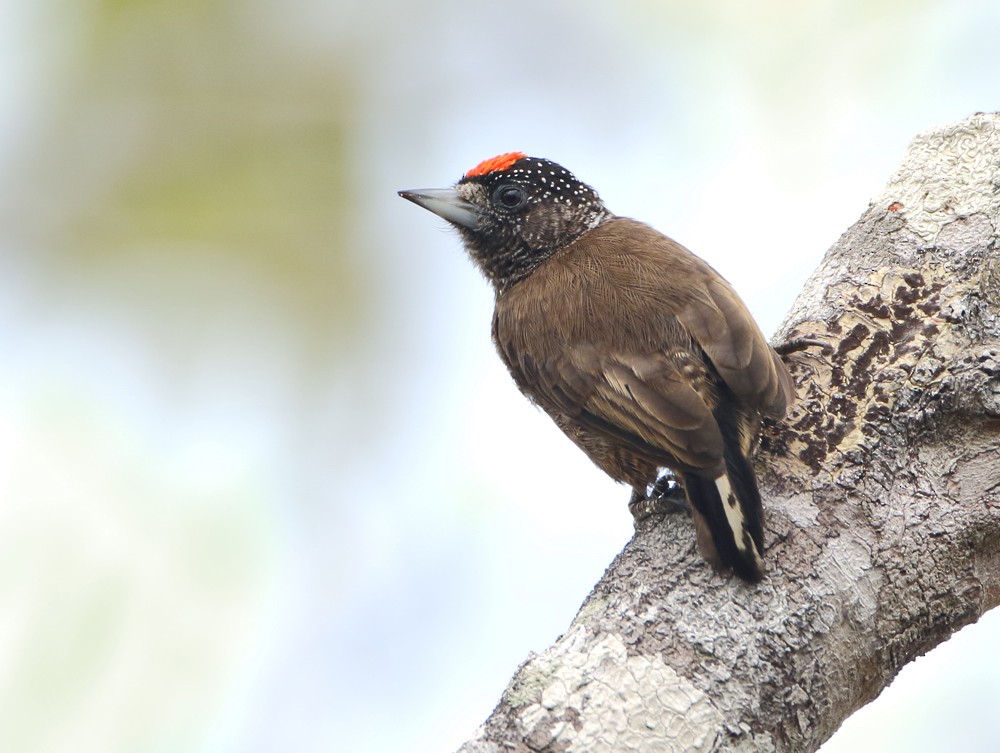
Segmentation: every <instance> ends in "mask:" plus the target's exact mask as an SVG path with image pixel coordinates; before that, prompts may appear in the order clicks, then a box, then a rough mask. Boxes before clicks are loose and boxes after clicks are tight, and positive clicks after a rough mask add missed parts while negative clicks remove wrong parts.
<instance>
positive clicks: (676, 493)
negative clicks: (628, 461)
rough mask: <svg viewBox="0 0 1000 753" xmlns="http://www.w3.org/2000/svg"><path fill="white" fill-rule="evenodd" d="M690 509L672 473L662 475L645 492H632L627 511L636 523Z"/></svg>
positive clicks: (635, 490)
mask: <svg viewBox="0 0 1000 753" xmlns="http://www.w3.org/2000/svg"><path fill="white" fill-rule="evenodd" d="M689 509H690V507H689V506H688V501H687V496H686V495H685V494H684V487H682V486H681V485H680V484H678V483H677V478H676V477H675V476H674V474H673V473H664V474H663V475H662V476H660V477H659V478H658V479H657V480H656V483H655V484H653V486H652V488H651V489H649V491H648V492H647V491H646V490H645V489H643V490H642V492H640V491H639V490H638V489H633V490H632V498H631V499H630V500H629V502H628V511H629V512H630V513H632V517H633V518H634V519H635V522H636V523H638V522H640V521H642V520H645V519H646V518H648V517H650V516H652V515H670V514H673V513H678V512H686V511H688V510H689Z"/></svg>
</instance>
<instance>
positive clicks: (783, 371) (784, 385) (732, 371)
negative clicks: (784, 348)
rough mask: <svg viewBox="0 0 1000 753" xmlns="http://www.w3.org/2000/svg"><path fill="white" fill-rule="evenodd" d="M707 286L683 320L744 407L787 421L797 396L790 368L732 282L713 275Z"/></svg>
mask: <svg viewBox="0 0 1000 753" xmlns="http://www.w3.org/2000/svg"><path fill="white" fill-rule="evenodd" d="M705 266H706V267H707V265H705ZM709 270H710V271H711V269H710V268H709ZM703 285H704V295H701V296H698V297H695V298H692V299H691V300H690V301H688V302H687V303H686V305H684V306H683V307H682V308H681V309H680V310H679V311H678V312H677V318H678V320H679V321H680V322H681V323H682V324H683V325H684V328H685V329H686V330H687V331H688V332H690V333H691V336H692V337H693V338H694V339H695V341H696V342H697V343H698V345H700V346H701V348H702V350H704V351H705V354H706V355H707V356H708V357H709V359H710V360H711V361H712V365H713V366H715V368H716V370H717V371H718V372H719V376H720V377H722V379H723V381H724V382H725V383H726V384H727V385H728V386H729V389H731V390H732V391H733V393H734V394H735V395H736V396H737V397H738V398H739V399H740V400H741V401H742V402H743V403H745V404H746V405H748V406H750V407H752V408H755V409H756V410H759V411H760V412H761V413H763V414H764V415H767V416H770V417H772V418H781V417H782V416H784V415H785V411H786V410H787V409H788V406H789V404H790V403H791V402H792V400H793V398H794V394H795V389H794V385H793V382H792V377H791V375H790V374H789V373H788V369H787V367H786V366H785V364H784V363H782V361H781V359H780V358H779V357H778V354H777V353H775V352H774V350H773V349H772V348H771V346H770V345H768V344H767V340H765V339H764V335H763V334H761V331H760V329H758V327H757V323H756V322H755V321H754V320H753V317H752V316H751V315H750V312H749V311H747V308H746V306H745V305H744V304H743V301H742V300H740V298H739V296H738V295H737V294H736V291H734V290H733V289H732V287H730V285H729V283H727V282H726V281H725V280H724V279H722V278H721V277H719V276H718V275H717V274H715V273H714V271H713V272H712V274H711V275H706V276H705V277H704V278H703Z"/></svg>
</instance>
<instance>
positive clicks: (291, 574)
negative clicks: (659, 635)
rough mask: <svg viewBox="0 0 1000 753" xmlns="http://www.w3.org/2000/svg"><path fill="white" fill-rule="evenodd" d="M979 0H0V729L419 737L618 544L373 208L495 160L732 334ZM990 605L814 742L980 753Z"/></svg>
mask: <svg viewBox="0 0 1000 753" xmlns="http://www.w3.org/2000/svg"><path fill="white" fill-rule="evenodd" d="M998 34H1000V6H998V5H997V4H996V3H993V2H990V1H989V0H982V1H980V2H975V1H974V0H970V1H969V2H966V3H962V4H955V3H945V2H944V1H943V0H936V1H934V2H929V1H927V0H908V1H907V2H902V1H901V0H893V1H891V2H890V1H887V0H868V1H867V2H864V3H860V2H852V3H845V2H834V1H833V0H820V1H819V2H811V3H792V2H788V0H784V1H779V0H751V1H750V2H747V1H746V0H710V1H709V2H703V3H688V2H652V1H650V0H623V1H622V2H618V3H614V4H611V3H601V2H591V1H584V2H580V1H576V2H570V0H561V1H558V2H538V0H531V1H530V2H529V1H528V0H508V2H506V3H502V4H485V3H484V4H476V3H468V2H459V0H427V1H426V2H422V3H407V2H392V1H391V0H370V1H369V2H350V1H349V0H340V1H338V0H327V1H325V2H323V1H321V0H286V1H285V2H277V0H241V1H237V0H200V1H195V0H35V1H34V2H31V3H26V2H17V0H0V750H3V751H15V752H21V751H28V752H35V751H53V752H56V751H74V752H81V753H89V752H91V751H93V752H95V753H96V752H98V751H100V752H101V753H126V752H128V753H132V752H142V753H146V752H149V753H160V752H162V753H173V752H175V751H178V752H187V751H192V752H198V753H202V752H203V753H216V752H220V753H221V752H227V753H228V752H236V751H275V750H294V751H299V752H301V753H309V752H310V751H352V752H354V751H379V752H380V753H395V752H397V751H399V752H402V751H408V752H410V751H418V752H422V751H427V752H428V753H432V752H440V751H450V750H452V749H454V748H455V747H456V746H457V745H459V744H460V743H461V742H462V741H464V740H465V739H467V738H468V736H469V735H470V734H471V733H472V732H473V730H474V729H475V728H476V726H477V725H478V724H479V723H480V722H481V721H482V720H483V719H484V718H485V717H486V716H487V714H488V713H489V712H490V710H491V709H492V707H493V705H494V704H495V702H496V701H497V699H498V698H499V695H500V692H501V690H502V689H503V687H504V686H505V684H506V683H507V681H508V679H509V678H510V677H511V675H512V674H513V672H514V670H515V669H516V667H517V665H518V663H519V662H520V661H522V660H523V659H524V658H525V656H526V655H527V653H528V652H529V651H531V650H536V651H538V650H541V649H543V648H545V647H546V646H547V645H549V644H550V643H551V642H552V641H553V640H554V639H555V638H556V637H557V636H558V635H559V634H560V633H561V632H562V631H563V630H564V629H565V628H566V626H567V625H568V624H569V622H570V620H571V619H572V617H573V615H574V614H575V611H576V609H577V607H578V606H579V605H580V603H581V602H582V600H583V598H584V597H585V596H586V594H587V593H588V592H589V590H590V588H591V586H592V585H593V584H594V583H595V582H596V581H597V579H598V578H599V577H600V575H601V574H602V572H603V570H604V568H605V567H606V565H607V564H608V563H609V562H610V561H611V559H612V557H613V556H614V555H615V554H616V553H617V552H618V551H619V550H620V549H621V547H622V546H623V545H624V544H625V542H626V541H627V540H628V538H629V537H630V535H631V521H630V517H629V515H628V513H627V511H626V508H625V503H626V500H627V497H628V494H627V490H625V489H624V488H619V487H617V486H616V485H614V484H613V483H611V482H610V481H608V480H607V479H606V478H604V477H603V476H602V475H601V474H600V472H599V471H597V470H596V469H595V468H593V467H592V466H591V465H590V464H589V462H588V461H587V460H586V459H585V458H584V457H583V456H582V454H580V453H579V452H578V451H577V450H576V449H575V448H574V447H573V446H572V445H571V444H570V443H569V442H568V441H565V440H564V438H563V437H562V436H561V435H560V434H559V432H558V431H557V430H556V429H555V428H554V427H553V426H551V425H550V424H549V421H548V419H546V418H545V417H544V416H543V415H541V414H540V413H538V412H537V411H535V410H534V409H533V408H532V407H531V406H530V405H528V404H527V402H526V401H524V400H523V399H522V398H521V397H520V396H519V395H518V394H517V391H516V389H515V388H514V387H513V386H512V384H511V383H510V381H509V379H508V377H507V375H506V373H505V372H504V370H503V368H502V366H501V365H500V362H499V360H498V359H497V358H496V357H495V356H494V354H493V353H492V349H491V345H490V342H489V324H490V313H491V310H492V297H491V293H490V291H489V289H488V287H487V285H486V283H485V282H484V281H483V280H481V279H480V278H479V277H478V275H477V273H476V272H475V271H474V270H473V268H472V265H471V264H470V263H469V262H468V261H467V260H466V259H465V258H464V255H463V253H462V251H461V248H460V244H459V242H458V239H457V237H456V236H455V235H454V234H452V233H451V232H449V231H448V230H447V229H446V227H445V223H444V222H443V221H441V220H438V219H436V218H435V217H433V216H432V215H430V214H429V213H427V212H424V211H421V210H419V209H418V208H417V207H414V206H413V205H411V204H408V203H406V202H404V201H402V200H401V199H399V198H398V197H397V196H396V190H397V189H401V188H421V187H433V186H445V185H448V184H450V183H452V182H453V181H455V180H456V179H457V178H459V177H460V176H461V174H462V173H463V172H464V171H465V170H466V169H468V168H469V167H471V166H472V165H474V164H476V163H477V162H479V161H480V160H482V159H484V158H486V157H489V156H492V155H494V154H496V153H499V152H504V151H509V150H515V149H516V150H523V151H525V152H528V153H530V154H534V155H538V156H545V157H549V158H551V159H554V160H556V161H558V162H560V163H562V164H564V165H566V166H567V167H569V168H570V169H571V170H573V171H574V172H575V173H576V174H577V175H578V176H579V177H580V178H581V179H583V180H584V181H586V182H589V183H592V184H593V185H595V186H596V187H597V188H598V190H599V191H600V192H601V194H602V196H603V197H604V199H605V200H606V202H607V203H608V205H609V206H610V207H611V208H612V209H613V210H615V211H617V212H619V213H622V214H627V215H631V216H635V217H638V218H641V219H643V220H645V221H648V222H650V223H651V224H653V225H655V226H656V227H658V228H660V229H661V230H664V231H665V232H667V233H669V234H670V235H672V236H673V237H675V238H677V239H678V240H680V241H681V242H683V243H685V244H686V245H688V246H689V247H691V248H692V249H694V250H695V251H696V252H697V253H699V254H700V255H702V256H704V257H705V258H706V259H708V261H709V262H710V263H712V264H713V265H714V266H715V267H716V268H718V269H719V270H720V271H721V272H722V273H723V274H724V275H725V276H726V277H727V278H729V280H730V281H732V282H733V283H734V285H735V286H736V288H737V289H738V290H739V291H740V292H741V293H742V294H743V296H744V298H745V299H746V300H747V302H748V304H749V305H750V308H751V310H752V311H753V312H754V313H755V315H756V316H757V318H758V320H759V321H760V322H761V324H762V327H763V329H764V330H765V331H766V332H773V331H774V330H775V329H776V327H777V326H778V324H779V323H780V321H781V320H782V318H783V317H784V315H785V313H786V312H787V310H788V309H789V307H790V306H791V304H792V301H793V299H794V297H795V295H796V294H797V292H798V290H799V288H800V286H801V285H802V283H803V281H804V280H805V278H806V277H807V275H808V274H809V273H810V272H811V271H812V270H813V268H814V267H815V266H816V265H817V263H818V262H819V260H820V258H821V256H822V254H823V253H824V251H825V250H826V249H827V248H828V247H829V246H830V245H831V244H832V243H833V242H834V241H835V240H836V239H837V237H838V236H839V234H840V233H841V232H843V231H844V230H845V229H846V228H847V227H848V226H849V225H850V224H851V223H852V222H853V221H854V220H855V219H857V217H858V216H859V215H860V214H861V213H862V211H864V209H865V208H866V206H867V204H868V202H869V200H870V199H871V198H873V197H875V196H877V195H878V194H879V192H880V191H881V188H882V186H883V185H884V183H885V182H886V181H887V179H888V177H889V175H890V174H891V172H892V171H893V170H894V168H895V166H896V164H897V162H898V160H899V159H900V158H901V156H902V155H903V152H904V150H905V148H906V145H907V143H908V141H909V140H910V138H911V137H912V136H914V135H915V134H916V133H918V132H920V131H922V130H925V129H927V128H929V127H932V126H937V125H941V124H943V123H947V122H950V121H954V120H958V119H961V118H963V117H965V116H967V115H969V114H971V113H972V112H974V111H977V110H994V109H997V108H998V106H1000V77H998V74H1000V70H998V67H1000V63H998V57H997V47H996V45H997V38H998ZM998 640H1000V619H997V618H996V616H995V615H991V616H988V617H986V618H984V619H983V620H982V621H981V622H980V623H979V624H978V625H975V626H973V627H970V628H968V629H966V630H964V631H962V632H961V633H960V634H959V635H958V636H957V637H956V638H954V639H953V640H951V641H949V642H948V643H947V644H945V645H943V646H942V647H940V648H939V649H938V650H936V651H934V652H932V653H931V654H930V655H928V656H927V657H925V658H923V659H921V660H919V661H917V662H915V663H914V664H912V665H910V666H909V667H907V668H906V669H905V670H904V671H903V672H902V674H901V675H900V676H899V678H898V679H897V681H896V682H895V683H894V684H893V686H892V687H890V688H889V690H888V691H886V692H885V693H884V694H883V696H882V697H881V698H879V699H878V700H877V701H876V702H875V703H873V704H872V705H870V706H869V707H867V708H866V709H865V710H863V711H861V712H860V713H858V714H857V715H855V717H853V718H852V719H851V720H849V721H848V722H847V723H846V724H845V725H844V727H843V728H842V729H841V731H840V732H838V733H837V735H836V736H835V737H834V738H833V739H832V740H831V741H830V742H829V743H828V744H827V745H826V746H825V747H824V751H825V753H840V752H843V751H856V750H881V751H883V752H889V751H937V750H943V749H947V750H963V751H995V750H997V749H998V748H1000V722H998V718H1000V660H998V659H997V658H996V657H997V654H996V650H995V647H996V645H997V641H998Z"/></svg>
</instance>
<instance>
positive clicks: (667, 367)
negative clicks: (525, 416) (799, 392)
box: [493, 218, 791, 470]
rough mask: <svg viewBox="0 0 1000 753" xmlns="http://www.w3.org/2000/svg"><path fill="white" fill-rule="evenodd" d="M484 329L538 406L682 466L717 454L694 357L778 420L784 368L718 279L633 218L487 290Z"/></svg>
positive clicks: (709, 463) (714, 462)
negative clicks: (489, 311) (510, 284)
mask: <svg viewBox="0 0 1000 753" xmlns="http://www.w3.org/2000/svg"><path fill="white" fill-rule="evenodd" d="M493 336H494V341H495V343H496V345H497V349H498V350H499V352H500V355H501V357H502V358H503V360H504V362H505V363H506V364H507V367H508V369H509V370H510V372H511V375H512V376H513V377H514V379H515V381H516V382H517V384H518V386H519V387H520V388H521V391H522V392H524V393H525V394H526V395H527V396H528V397H530V398H531V399H532V400H534V401H535V402H536V403H537V404H538V405H539V406H541V407H542V408H543V409H545V410H546V411H547V412H549V413H550V414H559V415H560V416H561V417H565V418H569V419H571V420H572V421H573V422H575V423H576V424H578V425H579V426H581V427H583V428H585V429H586V430H588V431H593V432H595V433H597V434H598V435H600V436H603V437H606V438H607V439H609V440H612V441H614V442H617V443H619V444H621V445H623V446H625V447H628V448H630V449H631V450H633V451H634V452H636V453H637V454H639V455H640V456H643V457H647V458H651V459H654V460H657V461H658V463H659V464H669V463H667V462H666V460H665V457H664V456H668V457H670V458H672V459H673V460H674V463H672V464H673V465H677V464H680V465H683V466H685V467H686V468H687V469H688V470H698V469H710V468H716V467H718V465H719V463H720V462H721V459H722V457H723V442H722V436H721V432H720V430H719V427H718V425H717V423H716V421H715V418H714V416H713V415H712V410H713V408H714V407H715V405H716V400H717V395H716V394H715V389H716V382H715V379H716V377H714V375H712V374H711V373H710V371H709V369H708V367H707V366H706V364H705V361H704V360H703V357H702V353H703V352H704V354H705V355H707V356H708V358H709V359H710V360H711V362H712V365H713V366H714V367H715V369H716V371H717V372H718V375H719V377H721V378H722V379H723V381H725V383H726V384H727V385H728V386H729V388H730V389H731V390H732V391H733V392H734V394H735V395H736V396H737V398H738V399H739V400H740V401H741V402H743V403H744V404H745V405H747V407H751V408H753V409H755V410H760V411H761V412H764V413H767V414H769V415H783V414H784V411H785V407H786V405H787V402H788V401H789V399H790V396H791V389H790V385H791V380H790V378H788V375H787V371H786V370H785V368H784V365H783V364H782V363H781V362H780V361H779V360H778V359H777V356H776V354H774V352H773V351H772V350H771V348H770V347H769V346H768V345H767V342H766V341H765V340H764V337H763V335H762V334H761V333H760V331H759V329H758V328H757V325H756V324H755V323H754V321H753V319H752V318H751V317H750V314H749V312H748V311H747V310H746V307H745V306H744V305H743V303H742V302H741V301H740V299H739V297H738V296H737V295H736V293H735V292H733V290H732V289H731V288H730V287H729V285H728V284H727V283H726V282H725V281H724V280H723V279H722V278H721V277H719V276H718V274H717V273H715V272H714V270H712V269H711V267H709V266H708V265H707V264H705V263H704V262H703V261H702V260H701V259H698V258H697V257H695V256H694V255H693V254H691V253H690V252H689V251H687V250H686V249H684V248H683V247H682V246H680V245H678V244H676V243H675V242H674V241H672V240H670V239H669V238H667V237H666V236H663V235H662V234H660V233H658V232H656V231H655V230H653V229H652V228H649V227H648V226H646V225H642V224H641V223H638V222H634V221H632V220H627V219H622V218H619V219H615V220H612V221H611V222H608V223H605V224H604V225H602V226H600V227H599V228H597V229H595V230H594V231H592V232H591V233H588V234H587V235H586V236H584V237H583V238H582V239H581V240H580V241H577V242H576V243H575V244H572V245H571V246H570V247H568V248H567V249H564V250H563V251H561V252H560V253H559V254H557V255H556V256H555V257H553V258H552V259H549V260H548V261H547V262H546V263H544V264H543V265H542V266H541V267H539V268H538V269H537V270H535V272H534V273H533V274H532V275H530V276H529V277H528V278H526V279H525V280H523V281H521V282H520V283H519V284H518V285H516V286H514V288H512V289H510V290H509V291H507V292H505V293H504V294H502V295H500V296H498V298H497V307H496V313H495V317H494V327H493ZM557 423H559V421H558V420H557ZM560 425H562V424H560Z"/></svg>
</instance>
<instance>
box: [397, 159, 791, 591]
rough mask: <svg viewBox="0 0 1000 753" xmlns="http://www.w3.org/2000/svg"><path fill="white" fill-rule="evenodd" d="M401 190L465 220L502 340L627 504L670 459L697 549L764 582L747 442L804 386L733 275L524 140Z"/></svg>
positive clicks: (637, 499)
mask: <svg viewBox="0 0 1000 753" xmlns="http://www.w3.org/2000/svg"><path fill="white" fill-rule="evenodd" d="M398 193H399V195H400V196H401V197H403V198H404V199H408V200H409V201H411V202H413V203H415V204H417V205H419V206H421V207H423V208H424V209H427V210H429V211H431V212H433V213H434V214H436V215H438V216H439V217H442V218H444V219H445V220H447V221H448V222H449V223H450V224H451V225H452V226H453V227H454V228H455V229H456V230H457V231H458V233H459V235H460V237H461V240H462V242H463V245H464V247H465V250H466V251H467V252H468V255H469V256H470V257H471V258H472V261H473V262H474V263H475V265H476V266H477V267H478V268H479V270H480V271H481V272H482V273H483V275H484V276H485V277H486V279H487V280H488V281H489V282H490V283H491V285H492V287H493V291H494V294H495V302H494V312H493V320H492V339H493V343H494V345H495V347H496V349H497V352H498V353H499V355H500V358H501V360H502V361H503V363H504V364H505V365H506V367H507V369H508V371H509V372H510V375H511V377H512V378H513V381H514V383H515V384H516V385H517V387H518V388H519V389H520V391H521V392H522V393H523V394H524V395H525V396H526V397H527V398H528V399H529V400H530V401H531V402H532V403H534V404H535V405H537V406H538V407H539V408H541V409H542V411H544V412H545V413H547V414H548V416H549V417H550V418H551V419H552V420H553V421H554V422H555V424H556V425H557V426H558V427H559V428H560V429H561V430H562V431H563V432H564V433H565V434H566V436H567V437H569V439H570V440H572V441H573V442H574V443H575V444H576V445H577V446H578V447H579V448H580V449H582V450H583V451H584V453H586V454H587V455H588V456H589V457H590V459H591V460H592V461H593V462H594V464H595V465H597V467H598V468H600V469H601V470H602V471H604V472H605V473H606V474H607V475H608V476H610V477H611V478H613V479H615V480H616V481H619V482H622V483H625V484H628V485H629V486H631V487H632V496H631V499H630V503H629V507H630V509H631V510H632V511H633V514H637V512H636V511H639V510H655V509H658V506H657V505H656V504H655V502H656V495H657V494H659V493H662V491H663V487H662V484H658V480H661V481H662V479H663V475H662V474H663V473H671V472H672V473H673V474H674V476H675V477H676V478H677V479H678V480H679V482H680V485H682V486H683V490H684V496H685V497H686V501H687V506H688V507H689V508H690V511H691V515H692V518H693V520H694V525H695V532H696V537H695V538H696V542H697V547H698V550H699V551H700V553H701V555H702V557H703V558H704V559H705V560H707V561H708V562H709V564H710V565H712V566H713V567H714V568H715V569H716V570H717V571H719V572H720V573H723V574H728V573H735V574H736V576H738V577H739V578H740V579H742V580H743V581H747V582H750V583H754V582H758V581H760V580H761V579H762V578H763V576H764V571H765V566H764V562H763V551H764V514H763V506H762V502H761V496H760V491H759V489H758V485H757V480H756V476H755V474H754V468H753V462H752V454H753V451H754V447H755V444H756V442H757V437H758V434H759V431H760V427H761V424H762V420H763V418H764V417H767V418H769V419H773V420H779V419H781V418H782V417H784V416H785V414H786V411H787V410H788V407H789V405H790V404H791V403H792V401H793V399H794V394H795V389H794V384H793V381H792V378H791V375H790V374H789V371H788V369H787V367H786V366H785V364H784V363H783V362H782V361H781V358H780V357H779V356H778V354H777V353H776V352H775V350H774V349H773V348H771V346H770V345H769V344H768V342H767V340H766V339H765V337H764V335H763V334H762V333H761V331H760V328H759V327H758V326H757V324H756V322H755V321H754V319H753V317H752V316H751V314H750V312H749V310H748V309H747V307H746V305H745V304H744V303H743V301H742V300H741V299H740V297H739V296H738V295H737V293H736V291H735V290H734V289H733V288H732V286H731V285H730V284H729V283H728V282H727V281H726V280H725V279H723V278H722V276H721V275H720V274H719V273H718V272H716V271H715V270H714V269H713V268H712V267H711V266H709V265H708V264H707V263H706V262H705V261H704V260H702V259H701V258H699V257H698V256H696V255H695V254H693V253H692V252H691V251H689V250H688V249H686V248H685V247H684V246H682V245H681V244H679V243H677V242H676V241H674V240H672V239H671V238H669V237H667V236H666V235H663V234H662V233H660V232H658V231H657V230H654V229H653V228H652V227H650V226H649V225H646V224H644V223H642V222H639V221H637V220H634V219H630V218H628V217H623V216H619V215H616V214H614V213H613V212H611V211H610V210H609V209H608V208H607V207H606V206H605V204H604V202H603V201H602V200H601V198H600V197H599V195H598V193H597V191H595V190H594V189H593V188H592V187H590V186H589V185H587V184H585V183H583V182H581V181H580V180H578V179H577V178H576V177H575V176H574V175H573V174H572V173H571V172H570V171H569V170H567V169H566V168H564V167H562V166H561V165H559V164H557V163H555V162H552V161H551V160H548V159H542V158H537V157H529V156H527V155H526V154H524V153H523V152H508V153H505V154H500V155H498V156H496V157H492V158H490V159H487V160H484V161H483V162H481V163H479V164H477V165H476V166H475V167H473V168H472V169H470V170H469V171H467V172H466V173H465V174H464V175H463V176H462V178H461V179H460V180H459V181H458V182H457V183H455V184H454V185H453V186H451V187H450V188H439V189H419V190H407V191H399V192H398ZM637 516H638V514H637Z"/></svg>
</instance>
